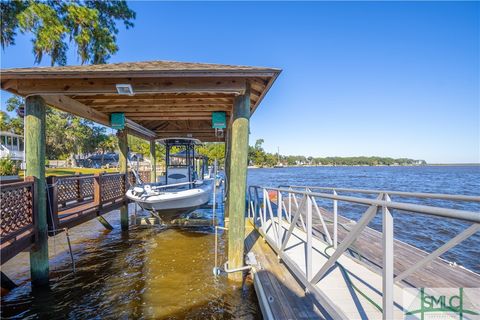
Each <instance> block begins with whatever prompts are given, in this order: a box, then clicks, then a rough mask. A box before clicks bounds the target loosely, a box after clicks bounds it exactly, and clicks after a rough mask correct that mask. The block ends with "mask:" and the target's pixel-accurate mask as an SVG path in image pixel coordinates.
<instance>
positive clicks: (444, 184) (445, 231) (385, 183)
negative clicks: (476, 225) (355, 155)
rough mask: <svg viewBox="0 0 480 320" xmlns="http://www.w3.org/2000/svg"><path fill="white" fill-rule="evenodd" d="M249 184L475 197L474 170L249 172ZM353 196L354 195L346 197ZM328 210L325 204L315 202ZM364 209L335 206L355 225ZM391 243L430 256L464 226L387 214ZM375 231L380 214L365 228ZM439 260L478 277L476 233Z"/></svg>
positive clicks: (457, 205) (475, 206) (477, 176)
mask: <svg viewBox="0 0 480 320" xmlns="http://www.w3.org/2000/svg"><path fill="white" fill-rule="evenodd" d="M248 183H249V185H261V186H271V187H274V186H279V185H297V186H321V187H337V188H351V189H377V190H391V191H407V192H427V193H450V194H463V195H476V196H479V195H480V166H478V165H476V166H473V165H472V166H419V167H383V166H382V167H299V168H272V169H252V170H250V172H249V180H248ZM342 194H345V195H352V196H359V194H346V193H342ZM392 200H393V201H395V200H397V201H404V202H410V203H418V204H423V205H432V206H441V207H445V208H452V209H460V210H470V211H475V212H478V213H479V215H480V203H472V202H457V201H455V202H454V201H445V200H422V199H408V198H400V197H395V196H392ZM318 202H319V204H321V205H322V206H323V207H325V208H327V209H330V210H331V207H332V203H331V201H328V202H326V201H324V202H320V201H318ZM365 209H366V208H365V206H358V205H349V204H346V203H341V202H340V203H339V205H338V213H339V214H341V215H343V216H345V217H347V218H350V219H353V220H355V221H356V220H358V219H359V217H360V216H361V214H362V213H363V212H364V211H365ZM393 215H394V226H395V228H394V233H395V238H397V239H399V240H402V241H404V242H407V243H409V244H411V245H413V246H415V247H418V248H420V249H423V250H425V251H427V252H432V251H433V250H435V249H436V248H438V247H439V246H441V245H442V244H443V243H445V242H446V241H448V240H449V239H451V238H452V237H454V236H455V235H457V234H458V233H460V232H461V231H462V230H464V229H465V228H466V227H467V226H468V224H466V223H462V222H459V221H454V220H452V219H443V218H436V217H431V216H426V215H420V214H411V213H404V212H396V211H395V210H394V211H393ZM369 226H370V227H372V228H374V229H376V230H379V231H381V228H382V225H381V215H380V214H378V215H377V216H376V218H375V219H374V220H373V221H372V222H371V223H370V224H369ZM442 258H445V259H447V260H448V261H452V262H455V263H457V264H459V265H462V266H465V267H466V268H468V269H470V270H474V271H475V272H477V273H480V232H477V233H476V234H474V235H473V236H471V237H470V238H468V239H467V240H465V241H463V242H462V243H460V244H459V245H458V246H456V247H454V248H453V249H451V250H450V251H448V252H447V253H445V254H444V255H442Z"/></svg>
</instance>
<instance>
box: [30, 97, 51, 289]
mask: <svg viewBox="0 0 480 320" xmlns="http://www.w3.org/2000/svg"><path fill="white" fill-rule="evenodd" d="M25 106H26V117H25V161H26V172H25V176H32V177H34V178H35V179H36V182H37V188H36V189H37V190H36V199H35V200H36V201H35V204H34V207H35V208H34V212H36V213H37V214H36V216H35V218H34V219H35V225H36V228H37V233H36V234H37V239H36V243H35V245H34V246H33V247H32V249H31V250H30V273H31V277H32V285H34V286H43V285H47V284H48V278H49V266H48V234H47V229H48V227H47V212H46V211H47V198H46V191H45V186H46V180H45V127H46V120H45V108H46V105H45V101H44V100H43V98H42V97H40V96H29V97H27V99H26V100H25Z"/></svg>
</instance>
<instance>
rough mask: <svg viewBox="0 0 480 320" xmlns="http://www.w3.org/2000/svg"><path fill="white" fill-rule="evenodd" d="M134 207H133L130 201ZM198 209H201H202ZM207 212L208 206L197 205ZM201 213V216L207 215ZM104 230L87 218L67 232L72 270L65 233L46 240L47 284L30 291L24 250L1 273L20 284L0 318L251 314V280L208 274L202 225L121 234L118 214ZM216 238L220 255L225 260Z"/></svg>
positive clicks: (208, 242)
mask: <svg viewBox="0 0 480 320" xmlns="http://www.w3.org/2000/svg"><path fill="white" fill-rule="evenodd" d="M131 207H133V206H131ZM201 211H202V210H200V212H201ZM203 211H207V212H208V213H209V212H210V210H203ZM207 215H208V214H207ZM105 218H106V219H107V220H108V221H109V222H110V223H111V224H112V225H113V226H114V228H115V229H114V230H113V231H111V232H107V231H105V230H103V229H102V228H103V227H102V226H101V225H100V224H99V223H98V222H97V221H96V220H92V221H89V222H87V223H85V224H82V225H80V226H78V227H76V228H73V229H71V231H70V233H71V235H72V238H73V239H72V240H73V244H74V253H75V261H76V274H75V275H72V273H71V263H70V260H69V255H68V253H67V252H65V251H63V252H61V251H62V250H64V249H65V248H66V241H65V235H64V234H61V235H58V236H57V237H56V242H55V243H54V242H53V241H52V240H53V239H50V243H49V249H50V252H51V253H52V255H53V253H54V251H56V253H57V255H56V257H52V258H51V263H50V267H51V271H52V272H51V276H52V280H51V286H50V289H48V290H47V289H44V290H40V291H38V292H32V291H31V287H30V285H29V283H28V254H26V253H25V254H24V253H22V254H20V255H19V256H17V257H16V258H14V259H12V260H10V261H9V262H8V263H7V264H6V265H4V266H2V271H4V272H5V273H6V274H8V275H9V276H11V277H12V278H13V279H15V280H16V281H17V282H23V284H22V285H21V286H20V287H19V288H16V289H15V290H13V291H12V292H10V293H9V294H8V295H7V296H5V297H3V298H2V308H1V314H0V316H1V318H2V319H37V318H45V319H231V318H242V319H258V318H260V317H261V312H260V310H259V306H258V302H257V300H256V295H255V292H254V289H253V284H252V283H251V281H250V280H247V281H246V283H245V284H244V285H243V286H241V285H240V286H239V285H235V286H234V285H233V284H232V283H229V282H228V281H227V279H226V277H219V278H214V277H213V274H212V268H213V266H214V241H215V239H214V234H213V233H212V230H211V229H210V228H204V229H203V230H202V229H200V230H195V231H194V230H187V229H183V230H182V229H165V228H162V227H160V226H157V227H152V226H148V227H141V226H130V230H129V231H128V232H127V233H125V232H121V231H120V223H119V213H118V211H115V212H112V213H109V214H107V215H105ZM224 240H225V238H224V235H222V236H221V237H220V239H219V247H220V251H219V260H220V261H225V257H224V250H223V248H224V244H225V242H224Z"/></svg>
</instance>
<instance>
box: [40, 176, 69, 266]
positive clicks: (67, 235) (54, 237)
mask: <svg viewBox="0 0 480 320" xmlns="http://www.w3.org/2000/svg"><path fill="white" fill-rule="evenodd" d="M56 183H58V182H56ZM54 186H55V185H50V186H49V185H48V184H47V182H46V181H45V190H46V193H47V208H48V212H49V215H50V219H51V221H52V226H53V229H51V230H48V231H50V232H53V254H54V256H56V255H57V242H56V235H57V232H58V231H65V236H66V238H67V244H68V251H69V253H70V260H71V262H72V271H73V273H75V272H76V269H75V259H74V257H73V250H72V244H71V242H70V234H69V233H68V228H63V229H56V226H54V224H53V223H54V221H55V220H54V218H53V212H52V206H51V205H52V202H51V201H52V200H51V198H50V192H49V190H48V189H49V188H53V187H54ZM48 231H47V232H48ZM55 271H58V270H55Z"/></svg>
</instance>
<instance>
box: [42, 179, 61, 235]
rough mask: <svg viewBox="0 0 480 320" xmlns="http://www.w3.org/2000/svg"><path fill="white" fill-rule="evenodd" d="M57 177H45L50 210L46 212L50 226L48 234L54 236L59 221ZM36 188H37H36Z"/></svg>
mask: <svg viewBox="0 0 480 320" xmlns="http://www.w3.org/2000/svg"><path fill="white" fill-rule="evenodd" d="M57 182H58V180H57V177H56V176H50V177H48V178H47V184H48V191H47V192H48V198H47V200H48V210H50V212H47V222H48V225H49V226H50V228H51V231H50V232H49V235H50V236H54V235H56V234H57V232H58V231H57V229H58V225H59V224H60V221H59V219H58V186H57ZM37 189H38V188H37Z"/></svg>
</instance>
